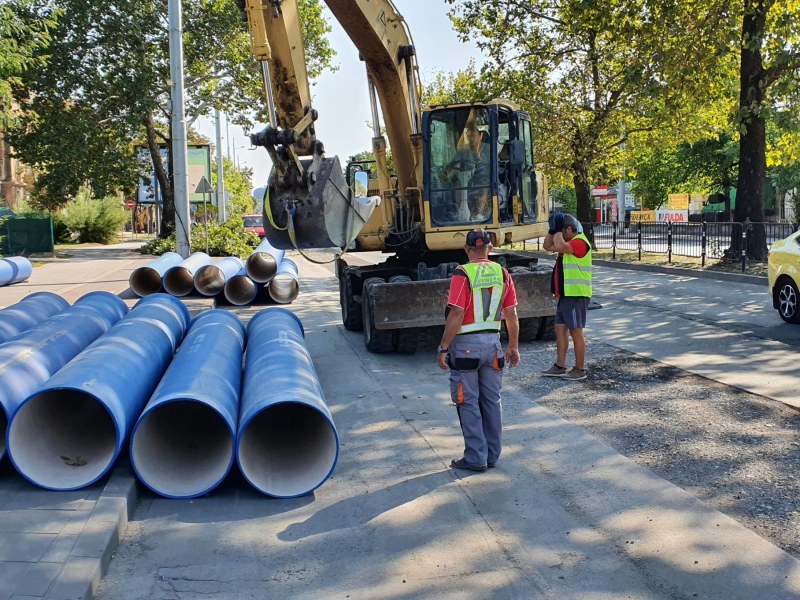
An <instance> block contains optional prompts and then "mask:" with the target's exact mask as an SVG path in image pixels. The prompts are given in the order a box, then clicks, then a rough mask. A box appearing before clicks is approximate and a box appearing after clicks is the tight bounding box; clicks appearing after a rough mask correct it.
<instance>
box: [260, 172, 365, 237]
mask: <svg viewBox="0 0 800 600" xmlns="http://www.w3.org/2000/svg"><path fill="white" fill-rule="evenodd" d="M310 162H311V161H308V163H306V164H305V165H304V166H305V167H306V168H308V167H309V165H310ZM308 176H312V173H309V175H308ZM313 178H314V183H313V185H311V186H310V189H309V187H308V186H306V185H305V184H300V183H298V184H296V185H294V186H290V187H288V188H287V187H286V186H283V187H278V185H277V177H276V175H275V171H273V173H272V175H270V180H269V184H268V188H267V194H266V196H265V198H264V231H265V233H266V236H267V239H269V241H270V243H271V244H272V245H273V246H275V247H276V248H282V249H284V250H290V249H292V248H300V249H304V248H334V247H335V248H342V249H343V248H346V247H347V246H349V245H350V244H351V243H352V242H353V240H354V239H355V237H356V236H357V235H358V232H359V231H361V228H362V227H363V226H364V224H365V223H366V222H367V219H369V217H370V215H371V214H372V211H373V210H374V209H375V207H376V206H377V205H378V204H379V202H380V198H378V197H372V198H363V197H354V196H353V195H352V193H351V191H350V188H349V187H348V186H347V183H346V182H345V178H344V174H343V172H342V168H341V165H340V163H339V157H338V156H334V157H332V158H323V159H322V160H321V161H320V163H319V168H318V169H317V170H316V172H314V173H313Z"/></svg>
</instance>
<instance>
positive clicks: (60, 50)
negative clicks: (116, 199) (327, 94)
mask: <svg viewBox="0 0 800 600" xmlns="http://www.w3.org/2000/svg"><path fill="white" fill-rule="evenodd" d="M54 4H55V5H56V6H58V7H59V8H60V9H62V10H63V14H64V17H63V18H62V19H60V20H59V23H58V26H57V28H56V30H55V31H54V32H53V36H52V38H53V39H52V43H51V45H50V47H49V49H48V50H47V52H48V53H49V55H50V59H49V60H47V61H46V64H44V65H42V66H40V67H38V68H36V69H31V70H29V72H28V73H27V74H26V76H25V77H24V79H23V83H24V84H25V89H24V90H21V91H20V93H19V94H18V100H19V102H20V105H21V107H22V109H23V111H24V112H23V122H22V123H21V125H20V127H18V128H17V129H16V130H15V132H14V145H15V147H16V148H17V152H18V154H19V156H20V158H21V159H22V160H23V161H24V162H26V163H27V164H30V165H32V166H34V167H37V168H38V169H39V170H41V171H42V172H43V175H42V177H41V178H40V180H39V183H38V186H37V188H38V191H39V193H40V199H41V202H42V203H43V204H48V205H59V204H63V203H64V202H66V201H67V200H68V199H69V198H70V197H71V196H73V195H74V194H75V193H76V192H77V189H78V188H79V186H80V184H81V183H82V182H84V181H88V182H89V184H90V185H91V186H92V187H93V188H103V189H106V188H114V187H120V188H123V189H125V188H126V187H130V186H131V185H133V182H135V181H136V177H135V176H134V173H135V172H136V170H137V168H138V167H137V164H136V158H135V156H134V149H133V145H134V142H137V141H138V142H141V141H142V140H145V141H146V145H147V147H148V149H149V151H150V155H151V158H152V159H153V164H154V165H155V174H156V177H157V179H158V181H159V185H160V188H161V190H162V192H163V194H164V198H165V206H164V214H165V219H164V221H165V222H166V223H168V224H169V222H170V221H169V219H171V218H172V217H173V216H174V212H175V211H174V203H173V194H172V184H171V183H172V182H171V178H170V175H169V173H167V172H166V170H165V169H164V167H163V165H162V163H161V161H160V160H159V158H158V157H159V145H160V144H166V145H167V147H168V148H170V149H171V138H172V135H171V132H170V125H169V123H170V112H169V108H168V107H169V106H170V92H171V90H170V85H169V53H168V48H169V42H168V36H167V27H166V24H167V18H166V3H164V2H159V1H157V0H109V1H108V2H103V3H91V2H89V3H87V2H84V1H83V0H54ZM320 10H321V9H320V2H319V0H301V14H302V16H303V18H304V33H306V35H307V37H306V41H307V48H306V49H307V56H308V57H309V59H308V60H309V65H311V72H312V73H315V72H319V69H321V68H323V67H324V66H325V65H327V64H329V62H330V60H331V58H332V56H333V51H332V50H331V49H330V46H329V45H328V43H327V40H326V39H325V37H324V35H325V34H326V33H327V31H329V27H328V26H327V23H325V21H324V20H323V19H322V16H321V13H320ZM183 24H184V63H185V92H186V107H185V110H186V115H187V123H189V124H191V123H193V122H194V120H195V119H196V118H198V117H199V116H201V115H205V114H208V113H209V112H210V111H211V110H213V109H214V108H219V109H221V110H224V111H225V112H227V113H229V114H231V115H233V120H234V121H235V122H237V123H241V124H248V123H250V122H252V120H253V119H260V118H263V117H264V114H265V112H266V107H265V106H264V102H263V99H262V96H263V95H262V83H261V73H260V69H259V67H258V65H257V64H256V61H255V60H254V59H253V58H252V57H251V55H250V49H249V46H250V40H249V34H248V33H247V26H246V24H245V23H244V22H243V21H242V18H241V15H240V12H239V9H238V7H237V6H236V3H235V1H234V0H184V2H183ZM73 153H74V154H75V156H73ZM172 163H173V161H169V164H172ZM162 233H163V232H162Z"/></svg>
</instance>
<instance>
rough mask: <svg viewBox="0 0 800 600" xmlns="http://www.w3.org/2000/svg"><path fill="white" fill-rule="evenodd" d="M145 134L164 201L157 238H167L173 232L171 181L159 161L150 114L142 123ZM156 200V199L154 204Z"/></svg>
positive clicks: (159, 156) (173, 214) (173, 203)
mask: <svg viewBox="0 0 800 600" xmlns="http://www.w3.org/2000/svg"><path fill="white" fill-rule="evenodd" d="M144 126H145V133H146V137H147V148H148V149H149V150H150V158H151V159H152V161H153V166H154V169H155V174H156V179H157V180H158V185H159V187H160V188H161V198H163V200H164V206H163V207H162V210H161V231H159V232H158V235H159V237H167V236H168V235H170V234H171V233H173V232H174V231H175V201H174V200H173V194H172V181H171V180H170V177H169V173H167V170H166V169H165V168H164V163H163V162H162V161H161V153H160V152H159V148H158V139H157V135H158V133H157V132H156V128H155V125H154V124H153V118H152V116H151V115H150V114H148V115H147V117H146V118H145V121H144ZM157 201H158V198H156V202H157Z"/></svg>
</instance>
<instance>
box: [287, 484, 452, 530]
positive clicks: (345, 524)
mask: <svg viewBox="0 0 800 600" xmlns="http://www.w3.org/2000/svg"><path fill="white" fill-rule="evenodd" d="M453 481H454V478H453V471H452V470H450V469H446V470H444V471H437V472H436V473H428V474H427V475H421V476H419V477H414V478H413V479H406V480H405V481H401V482H400V483H396V484H395V485H393V486H391V487H388V488H378V489H376V490H375V491H374V492H372V493H363V494H359V495H358V496H351V497H350V498H347V499H345V500H340V501H339V502H336V503H334V504H332V505H330V506H328V507H326V508H323V509H322V510H320V511H318V512H316V513H314V514H313V515H312V516H311V517H309V518H308V519H306V520H305V521H303V522H301V523H293V524H292V525H289V526H288V527H287V528H286V529H285V530H283V531H282V532H280V533H279V534H278V539H280V540H283V541H285V542H295V541H298V540H301V539H303V538H306V537H310V536H312V535H317V534H320V533H327V532H330V531H334V530H336V529H349V528H351V527H359V526H363V525H365V524H366V523H368V522H369V521H371V520H372V519H374V518H375V517H377V516H379V515H381V514H383V513H385V512H387V511H389V510H392V509H393V508H397V507H398V506H402V505H403V504H406V503H408V502H411V501H413V500H416V499H417V498H421V497H422V496H425V495H426V494H428V493H429V492H432V491H433V490H435V489H436V488H438V487H440V486H442V485H446V484H448V483H452V482H453Z"/></svg>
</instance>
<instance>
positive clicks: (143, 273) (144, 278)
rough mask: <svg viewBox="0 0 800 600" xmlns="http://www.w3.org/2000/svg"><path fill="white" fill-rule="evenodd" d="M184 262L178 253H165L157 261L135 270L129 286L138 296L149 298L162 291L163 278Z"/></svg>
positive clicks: (129, 280)
mask: <svg viewBox="0 0 800 600" xmlns="http://www.w3.org/2000/svg"><path fill="white" fill-rule="evenodd" d="M182 262H183V257H182V256H181V255H180V254H178V253H177V252H165V253H164V254H162V255H161V256H159V257H158V258H156V259H155V260H152V261H150V262H149V263H147V264H146V265H144V266H143V267H139V268H138V269H134V270H133V273H131V276H130V279H128V285H130V288H131V290H133V293H134V294H136V295H137V296H140V297H141V296H149V295H150V294H156V293H158V292H160V291H161V278H162V277H164V274H165V273H166V272H167V271H169V270H170V269H171V268H172V267H176V266H178V265H179V264H181V263H182Z"/></svg>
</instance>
